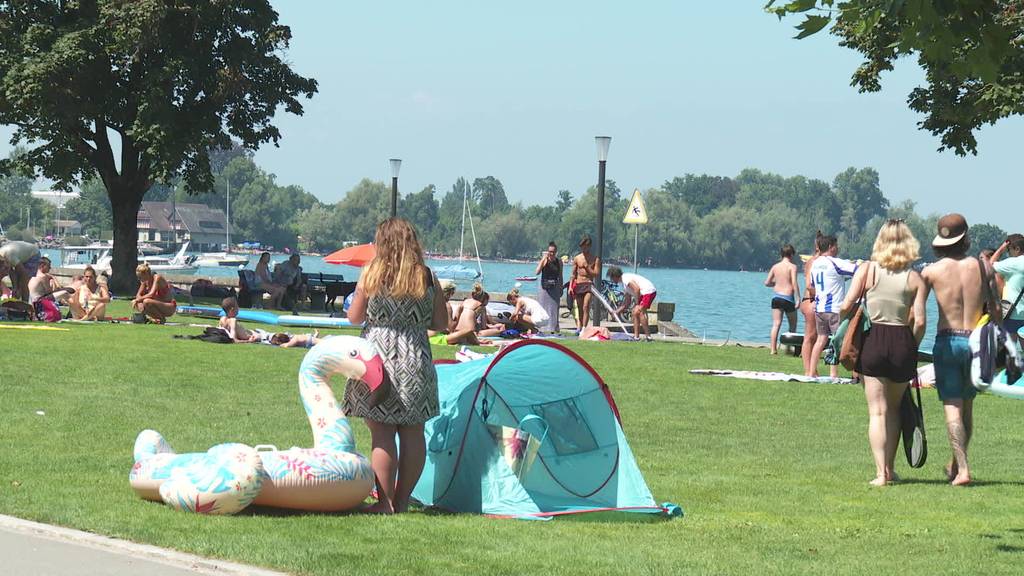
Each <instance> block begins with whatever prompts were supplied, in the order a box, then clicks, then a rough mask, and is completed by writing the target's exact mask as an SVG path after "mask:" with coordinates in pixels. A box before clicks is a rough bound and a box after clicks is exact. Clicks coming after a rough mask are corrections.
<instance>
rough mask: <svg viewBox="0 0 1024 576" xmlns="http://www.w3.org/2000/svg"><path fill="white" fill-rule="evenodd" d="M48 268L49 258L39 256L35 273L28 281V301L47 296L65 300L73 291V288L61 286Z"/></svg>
mask: <svg viewBox="0 0 1024 576" xmlns="http://www.w3.org/2000/svg"><path fill="white" fill-rule="evenodd" d="M50 270H51V264H50V259H49V258H47V257H46V256H43V257H41V258H40V259H39V269H38V270H36V275H35V276H33V277H32V279H31V280H29V281H28V292H29V302H32V303H35V302H36V301H37V300H40V299H42V298H47V297H50V298H52V299H53V300H57V301H60V302H67V301H68V296H69V295H71V294H74V293H75V289H74V288H64V287H62V286H61V285H60V282H58V281H57V279H56V278H54V277H53V274H50Z"/></svg>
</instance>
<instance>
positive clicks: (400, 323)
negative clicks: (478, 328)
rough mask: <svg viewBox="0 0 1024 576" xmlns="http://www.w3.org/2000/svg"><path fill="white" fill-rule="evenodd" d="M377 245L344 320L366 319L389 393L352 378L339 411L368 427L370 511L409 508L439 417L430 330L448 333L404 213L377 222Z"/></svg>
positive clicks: (436, 288)
mask: <svg viewBox="0 0 1024 576" xmlns="http://www.w3.org/2000/svg"><path fill="white" fill-rule="evenodd" d="M374 246H375V248H376V249H377V253H376V255H375V256H374V258H373V260H372V261H370V263H369V264H368V265H367V266H366V267H364V268H363V274H362V276H361V277H360V278H359V282H358V283H357V284H356V290H355V295H354V296H353V298H352V305H351V306H350V307H349V309H348V318H349V320H351V321H352V323H353V324H362V323H363V322H366V327H365V328H364V329H363V338H366V339H367V340H369V341H370V342H372V343H373V344H374V346H376V348H377V352H378V353H379V354H380V356H381V358H382V359H383V360H384V371H385V373H386V375H387V377H388V379H389V380H390V382H391V392H390V394H389V395H388V396H386V397H378V396H376V395H371V393H370V390H369V388H368V387H367V386H366V384H365V383H362V382H360V381H358V380H350V381H349V382H348V385H347V386H346V387H345V398H344V404H343V410H344V412H345V415H346V416H357V417H359V418H362V419H363V420H364V421H365V422H366V425H367V427H369V429H370V439H371V440H370V441H371V444H372V446H373V452H372V454H371V465H372V467H373V473H374V476H375V477H376V482H377V503H376V504H374V505H373V506H371V507H370V508H368V509H367V511H368V512H372V513H380V514H391V513H398V512H405V511H407V510H408V508H409V497H410V495H411V494H412V490H413V488H414V487H415V486H416V482H417V481H418V480H419V478H420V474H422V473H423V464H424V462H425V460H426V454H427V448H426V441H425V439H424V437H423V424H424V423H425V422H426V421H427V420H429V419H431V418H433V417H434V416H437V414H438V397H437V372H435V370H434V359H433V357H432V356H431V353H430V343H429V342H428V340H427V329H431V330H435V331H438V332H440V331H442V330H445V329H446V328H447V327H448V312H447V308H446V307H445V302H444V295H443V293H442V290H441V286H440V284H439V283H438V280H437V278H436V277H435V276H434V274H433V273H432V272H431V271H430V268H428V267H427V265H426V264H425V263H424V260H423V248H422V246H421V245H420V241H419V238H418V237H417V235H416V230H415V229H414V228H413V227H412V225H411V224H410V223H409V222H407V221H406V220H403V219H401V218H388V219H387V220H384V221H383V222H381V223H380V224H379V225H378V226H377V232H376V236H375V238H374ZM385 390H387V387H385ZM396 434H397V435H398V443H397V444H396V442H395V435H396ZM398 444H401V452H399V449H398V448H399V446H398Z"/></svg>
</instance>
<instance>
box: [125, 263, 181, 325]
mask: <svg viewBox="0 0 1024 576" xmlns="http://www.w3.org/2000/svg"><path fill="white" fill-rule="evenodd" d="M135 276H136V277H137V278H138V279H139V291H138V292H136V294H135V298H133V299H132V309H133V310H135V312H136V313H137V314H145V316H146V318H148V319H149V320H150V321H151V322H153V323H154V324H163V323H164V322H166V321H167V319H168V318H170V317H171V316H173V315H174V313H175V311H177V309H178V303H177V302H176V301H175V300H174V296H173V295H172V294H171V285H170V283H169V282H167V279H166V278H164V277H163V276H162V275H160V274H154V273H153V271H152V270H150V268H149V264H147V263H145V262H143V263H142V264H139V266H138V267H137V268H136V269H135Z"/></svg>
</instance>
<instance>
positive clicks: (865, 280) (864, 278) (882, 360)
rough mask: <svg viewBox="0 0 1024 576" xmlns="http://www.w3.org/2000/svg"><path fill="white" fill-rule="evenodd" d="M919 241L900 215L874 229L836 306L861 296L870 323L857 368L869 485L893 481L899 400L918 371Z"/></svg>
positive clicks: (921, 318)
mask: <svg viewBox="0 0 1024 576" xmlns="http://www.w3.org/2000/svg"><path fill="white" fill-rule="evenodd" d="M919 249H920V244H919V243H918V241H917V239H916V238H914V234H913V233H912V232H911V231H910V228H908V227H907V225H906V224H905V223H904V222H903V220H896V219H894V220H889V221H888V222H886V223H885V224H884V225H883V226H882V229H881V230H879V231H878V237H877V238H875V244H874V247H873V248H872V250H871V261H870V262H869V263H867V264H866V265H864V266H861V267H860V268H858V270H857V273H856V274H854V276H853V281H852V282H851V283H850V290H849V291H848V292H847V294H846V299H845V300H844V301H843V304H842V306H841V307H840V311H841V313H842V314H843V315H846V314H848V313H849V312H850V310H851V309H852V308H853V306H854V305H855V304H856V303H857V302H858V301H859V300H860V298H861V296H864V297H865V300H866V302H867V310H866V313H868V314H870V318H871V328H870V329H869V330H868V331H867V332H866V333H865V334H864V340H863V344H862V346H861V352H860V356H859V358H858V361H857V367H856V372H857V373H858V374H860V375H861V376H862V377H863V378H864V396H865V398H866V399H867V404H868V444H870V445H871V455H872V456H873V457H874V460H875V478H874V479H873V480H871V482H870V484H871V485H872V486H885V485H886V484H889V483H890V482H893V481H895V480H897V477H896V473H895V472H894V471H893V467H894V463H895V460H896V447H897V446H898V445H899V441H900V431H901V429H900V403H901V401H902V399H903V393H904V391H906V389H907V386H908V385H909V384H910V381H911V380H913V379H914V376H916V375H917V347H918V345H919V344H920V343H921V339H922V338H923V337H924V329H925V321H926V318H925V302H926V300H927V293H928V290H927V289H926V288H925V285H924V280H922V279H921V275H920V274H918V273H917V272H916V271H915V270H914V269H913V268H911V265H913V263H914V262H915V261H916V260H917V259H918V258H919V257H920V256H919V254H918V250H919Z"/></svg>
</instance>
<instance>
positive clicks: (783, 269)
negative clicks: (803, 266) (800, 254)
mask: <svg viewBox="0 0 1024 576" xmlns="http://www.w3.org/2000/svg"><path fill="white" fill-rule="evenodd" d="M794 254H796V250H795V249H794V248H793V245H792V244H786V245H785V246H783V247H782V251H781V252H780V255H781V256H782V258H781V259H780V260H779V261H778V263H776V264H775V265H774V266H772V269H771V270H769V271H768V277H767V278H765V279H764V285H765V286H767V287H769V288H774V289H775V293H774V294H773V295H772V344H771V353H772V354H778V353H779V345H778V342H779V328H781V327H782V315H783V314H785V315H786V319H787V320H788V321H789V331H790V332H795V331H796V294H797V284H796V264H794V263H793V255H794Z"/></svg>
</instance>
